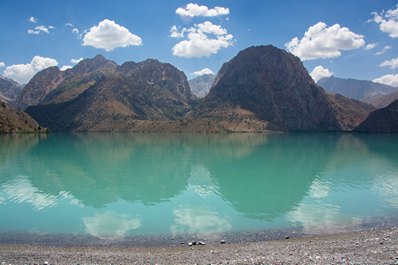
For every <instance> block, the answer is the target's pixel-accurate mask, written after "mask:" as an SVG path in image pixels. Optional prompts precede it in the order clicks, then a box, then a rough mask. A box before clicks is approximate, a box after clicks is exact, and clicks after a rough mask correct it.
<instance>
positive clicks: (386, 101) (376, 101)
mask: <svg viewBox="0 0 398 265" xmlns="http://www.w3.org/2000/svg"><path fill="white" fill-rule="evenodd" d="M397 99H398V89H397V91H395V92H392V93H390V94H387V95H374V96H370V97H368V99H367V101H368V102H369V103H370V104H372V105H373V106H375V107H376V108H378V109H380V108H384V107H387V106H388V105H390V104H391V103H392V102H394V101H395V100H397Z"/></svg>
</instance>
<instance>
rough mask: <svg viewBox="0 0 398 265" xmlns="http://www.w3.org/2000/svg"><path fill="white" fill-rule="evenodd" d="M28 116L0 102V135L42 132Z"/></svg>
mask: <svg viewBox="0 0 398 265" xmlns="http://www.w3.org/2000/svg"><path fill="white" fill-rule="evenodd" d="M44 131H45V129H43V128H41V127H40V126H39V124H38V123H37V122H36V121H35V120H33V119H32V118H31V117H30V116H29V115H28V114H26V113H25V112H23V111H20V110H17V109H15V108H13V107H11V106H9V105H8V104H6V103H5V102H0V133H12V132H44Z"/></svg>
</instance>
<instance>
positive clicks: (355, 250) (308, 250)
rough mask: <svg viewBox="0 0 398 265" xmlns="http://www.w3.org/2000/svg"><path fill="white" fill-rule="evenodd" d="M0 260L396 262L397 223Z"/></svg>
mask: <svg viewBox="0 0 398 265" xmlns="http://www.w3.org/2000/svg"><path fill="white" fill-rule="evenodd" d="M0 264H2V265H3V264H4V265H5V264H398V227H389V228H375V229H370V230H365V231H358V232H349V233H339V234H325V235H317V236H304V237H297V238H288V239H282V240H273V241H262V242H253V243H242V244H238V243H231V244H229V243H228V242H226V243H225V244H220V243H211V244H206V245H195V246H188V245H187V244H184V245H178V246H156V247H137V246H48V245H24V244H0Z"/></svg>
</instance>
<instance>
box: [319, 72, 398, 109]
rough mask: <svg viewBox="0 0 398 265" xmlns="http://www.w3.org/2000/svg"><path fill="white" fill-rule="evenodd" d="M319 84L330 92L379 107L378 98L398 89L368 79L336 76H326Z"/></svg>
mask: <svg viewBox="0 0 398 265" xmlns="http://www.w3.org/2000/svg"><path fill="white" fill-rule="evenodd" d="M317 84H318V85H319V86H321V87H323V88H324V89H326V90H327V91H328V92H330V93H333V94H341V95H343V96H346V97H349V98H352V99H356V100H361V101H363V102H366V103H369V104H372V105H374V106H375V107H378V104H377V103H376V102H377V99H378V98H380V97H383V96H385V95H387V94H390V93H392V92H395V91H398V88H395V87H392V86H388V85H384V84H379V83H374V82H372V81H367V80H357V79H351V78H349V79H343V78H338V77H335V76H331V77H324V78H322V79H320V80H319V81H318V82H317Z"/></svg>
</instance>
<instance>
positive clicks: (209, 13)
mask: <svg viewBox="0 0 398 265" xmlns="http://www.w3.org/2000/svg"><path fill="white" fill-rule="evenodd" d="M176 14H177V15H179V16H182V17H216V16H223V15H228V14H229V8H227V7H219V6H216V7H214V8H211V9H209V8H208V7H207V6H200V5H198V4H193V3H189V4H187V5H186V6H185V7H184V8H182V7H179V8H177V10H176Z"/></svg>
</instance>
